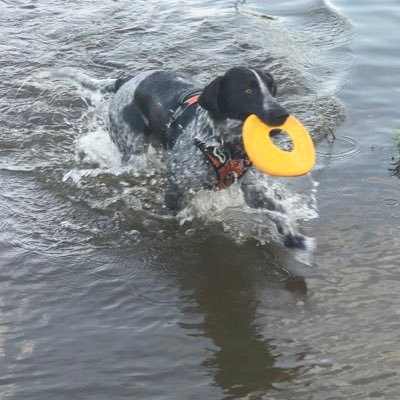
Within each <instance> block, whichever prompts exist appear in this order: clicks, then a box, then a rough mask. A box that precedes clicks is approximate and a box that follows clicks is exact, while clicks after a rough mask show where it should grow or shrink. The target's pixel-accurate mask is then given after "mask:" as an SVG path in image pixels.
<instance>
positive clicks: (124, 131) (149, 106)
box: [109, 71, 195, 158]
mask: <svg viewBox="0 0 400 400" xmlns="http://www.w3.org/2000/svg"><path fill="white" fill-rule="evenodd" d="M194 86H195V83H194V81H193V80H192V79H191V78H190V77H188V76H186V75H184V74H178V73H175V72H170V71H148V72H144V73H141V74H139V75H137V76H135V77H134V78H132V79H129V80H127V81H126V82H124V83H123V84H122V85H121V86H120V88H119V89H118V90H117V92H116V94H115V96H114V98H113V99H112V101H111V105H110V112H109V122H110V133H111V137H112V139H113V140H114V142H115V143H116V144H117V146H118V148H119V149H120V151H121V153H122V154H123V155H124V157H125V158H128V157H129V156H130V155H132V154H135V153H137V152H140V151H141V148H142V146H143V138H146V139H147V140H150V141H153V140H156V141H159V142H161V143H162V144H163V145H164V146H165V147H167V146H168V143H169V142H170V141H171V139H172V138H170V137H169V136H168V134H169V132H168V129H167V127H168V122H169V120H170V118H171V114H172V112H173V111H174V110H175V108H176V107H177V105H178V103H179V98H180V97H181V95H182V94H183V93H185V92H187V91H188V90H190V89H193V88H194Z"/></svg>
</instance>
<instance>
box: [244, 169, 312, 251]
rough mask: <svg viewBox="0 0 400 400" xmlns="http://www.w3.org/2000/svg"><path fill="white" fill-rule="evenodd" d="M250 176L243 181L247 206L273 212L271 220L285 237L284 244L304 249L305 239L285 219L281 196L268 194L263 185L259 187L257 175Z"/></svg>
mask: <svg viewBox="0 0 400 400" xmlns="http://www.w3.org/2000/svg"><path fill="white" fill-rule="evenodd" d="M249 172H250V174H249V175H248V176H245V177H244V179H243V180H242V181H241V189H242V192H243V197H244V200H245V202H246V204H247V205H248V206H249V207H251V208H256V209H264V210H268V211H273V213H271V215H270V218H271V219H272V220H273V221H274V223H275V224H276V229H277V231H278V233H279V234H280V235H282V237H283V243H284V244H285V246H286V247H295V248H303V247H304V246H305V237H304V236H303V235H302V234H300V233H298V232H293V230H292V229H291V227H290V226H289V225H288V224H287V222H286V221H285V218H284V214H285V210H284V208H283V206H281V205H280V204H279V203H278V202H279V195H278V194H276V193H274V195H269V196H268V194H267V193H266V190H265V188H263V187H262V185H257V180H256V177H257V174H255V176H254V175H252V173H251V171H249Z"/></svg>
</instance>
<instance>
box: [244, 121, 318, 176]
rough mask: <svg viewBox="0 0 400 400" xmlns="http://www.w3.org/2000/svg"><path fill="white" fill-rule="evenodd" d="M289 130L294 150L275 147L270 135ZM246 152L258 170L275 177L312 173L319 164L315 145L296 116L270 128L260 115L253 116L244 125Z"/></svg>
mask: <svg viewBox="0 0 400 400" xmlns="http://www.w3.org/2000/svg"><path fill="white" fill-rule="evenodd" d="M274 129H282V130H283V131H285V132H286V133H287V134H288V135H289V136H290V138H291V139H292V142H293V150H291V151H285V150H282V149H280V148H279V147H277V146H275V145H274V143H273V142H272V140H271V136H270V132H271V131H272V130H274ZM243 143H244V148H245V150H246V153H247V155H248V157H249V158H250V160H251V161H252V162H253V164H254V165H255V167H256V168H258V169H259V170H261V171H263V172H265V173H267V174H269V175H274V176H299V175H304V174H307V173H308V172H310V171H311V169H312V167H313V166H314V164H315V149H314V143H313V141H312V139H311V136H310V134H309V133H308V132H307V130H306V128H305V127H304V126H303V125H302V124H301V122H300V121H299V120H297V119H296V118H295V117H293V116H289V117H288V119H287V120H286V122H285V123H284V124H282V125H280V126H269V125H267V124H265V123H264V122H262V121H261V120H260V119H259V118H258V117H257V116H256V115H254V114H253V115H250V116H249V117H248V118H247V119H246V121H245V122H244V125H243Z"/></svg>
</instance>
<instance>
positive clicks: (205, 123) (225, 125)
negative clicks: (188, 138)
mask: <svg viewBox="0 0 400 400" xmlns="http://www.w3.org/2000/svg"><path fill="white" fill-rule="evenodd" d="M196 114H197V115H196V123H195V129H194V131H195V132H194V133H195V137H196V138H198V139H199V140H201V141H202V142H204V143H208V144H210V145H213V144H215V142H217V143H219V144H224V143H225V144H237V143H241V141H242V125H243V123H242V121H237V120H232V119H228V118H219V116H218V117H216V116H215V115H213V114H211V113H210V112H209V111H207V110H205V109H203V108H201V107H199V108H198V110H197V113H196Z"/></svg>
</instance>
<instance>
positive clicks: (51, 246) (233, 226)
mask: <svg viewBox="0 0 400 400" xmlns="http://www.w3.org/2000/svg"><path fill="white" fill-rule="evenodd" d="M334 5H335V6H336V7H337V8H334V7H333V5H331V4H329V3H327V2H324V1H321V0H302V1H293V0H285V1H279V2H278V1H271V2H269V4H265V2H261V1H238V2H236V3H235V2H233V1H227V0H226V1H220V2H217V3H216V2H211V1H196V0H187V1H179V0H174V1H170V2H152V1H141V0H139V1H135V2H130V1H127V0H120V1H105V2H104V1H103V2H99V1H98V0H90V1H85V2H82V3H78V2H74V1H66V2H62V3H60V2H56V1H46V2H45V1H41V0H37V1H13V2H11V1H2V2H1V3H0V12H1V15H2V23H1V27H0V33H1V37H2V39H3V40H2V41H1V43H0V51H1V55H2V56H1V59H0V63H1V72H0V74H1V78H2V79H1V83H0V94H1V96H0V99H1V100H0V107H1V113H0V119H1V133H0V181H1V188H2V191H1V196H0V208H1V219H0V226H1V230H0V277H1V279H0V397H1V398H2V399H3V398H4V399H26V398H28V399H40V400H45V399H68V400H70V399H81V398H82V399H92V398H93V399H96V400H97V399H103V398H104V399H122V398H135V399H137V398H139V399H142V398H143V399H189V398H190V399H206V398H207V399H268V400H270V399H299V398H301V399H318V400H319V399H330V400H332V399H343V398H351V399H366V398H382V399H391V398H393V399H396V398H398V393H399V391H400V387H399V383H398V382H399V378H398V369H399V365H400V355H399V346H398V337H399V334H398V332H399V328H400V326H399V325H400V323H399V318H398V314H399V312H398V309H399V307H398V306H399V295H398V285H399V280H400V273H399V271H398V261H397V260H398V253H399V252H398V247H399V239H398V238H399V228H398V224H399V221H400V208H399V207H400V206H399V202H400V196H399V186H398V185H399V183H400V182H399V180H398V178H397V177H395V176H394V177H393V176H391V173H390V171H389V169H391V168H393V165H392V164H393V163H394V162H396V160H398V157H399V154H397V153H396V148H395V145H394V143H393V139H392V136H393V133H394V132H395V131H396V130H398V129H400V117H399V114H398V104H399V100H400V99H399V97H400V91H399V89H398V85H397V82H398V81H399V78H400V76H399V71H400V68H399V59H398V55H397V54H398V53H397V47H398V44H397V43H398V40H397V37H396V34H395V32H396V31H397V22H398V18H399V17H400V15H399V8H398V7H397V5H396V3H395V1H394V0H388V1H387V2H386V3H385V6H384V7H383V6H382V5H380V4H375V3H369V2H367V3H365V2H361V0H357V1H355V2H354V1H353V2H351V4H349V3H348V2H345V1H343V0H336V1H335V4H334ZM241 64H246V65H252V66H254V67H259V68H263V69H265V70H268V71H270V72H272V73H273V74H274V76H275V77H276V80H277V82H278V86H279V89H280V90H279V100H280V101H282V102H283V103H284V104H285V105H286V107H287V108H288V109H289V110H290V111H291V112H293V113H295V114H296V115H298V116H299V117H300V119H301V120H302V121H303V122H304V123H305V124H306V125H307V127H308V128H309V130H310V131H311V133H312V135H313V137H314V138H315V141H316V143H317V150H318V165H317V168H316V170H315V172H314V173H313V175H312V178H311V179H310V178H306V179H303V180H299V181H296V180H294V181H279V180H277V181H272V182H271V187H274V188H276V190H280V191H281V192H282V193H284V198H283V201H284V202H286V203H285V204H286V205H288V207H289V208H290V209H291V210H292V211H291V212H290V213H289V217H290V218H291V220H290V221H289V222H291V223H296V226H298V227H299V229H302V230H303V231H304V232H305V233H306V234H307V236H309V237H312V238H315V241H316V249H315V252H314V253H312V254H308V256H310V260H311V262H310V263H309V264H303V263H301V262H300V261H299V259H301V258H299V257H297V255H296V254H294V253H293V252H291V251H289V250H287V249H285V248H283V247H282V246H281V245H280V243H279V241H278V240H275V239H276V238H274V237H273V235H271V232H269V231H267V232H264V231H262V230H261V231H260V230H259V229H256V228H255V227H257V226H260V224H259V225H257V218H256V216H253V217H254V221H252V222H251V224H250V223H248V224H247V225H246V224H244V221H243V214H239V216H238V214H237V212H236V211H237V210H233V211H232V209H230V208H229V207H228V208H227V207H226V201H228V202H229V201H231V200H232V197H229V194H227V195H226V196H227V197H226V196H225V195H222V197H219V198H218V199H214V198H212V200H208V202H207V196H205V197H204V196H203V197H201V198H200V199H197V200H196V201H197V203H196V202H194V203H193V204H192V207H189V208H188V209H187V211H188V213H189V217H191V218H186V222H185V223H183V224H181V223H180V221H177V220H175V219H171V218H170V217H168V215H166V213H165V212H163V210H162V206H161V201H162V191H160V190H159V182H160V180H162V174H163V170H162V166H160V164H159V163H158V158H157V154H150V155H149V156H148V157H147V158H146V159H145V160H144V162H145V166H146V168H145V169H144V172H143V169H142V170H140V168H139V170H138V169H136V168H132V167H131V166H123V165H121V163H120V159H119V155H118V153H116V152H115V149H114V148H113V147H112V144H111V143H110V141H109V139H108V136H107V132H106V130H105V127H104V115H105V112H106V110H107V106H108V103H109V99H108V98H107V96H100V95H99V94H96V93H88V92H86V91H84V90H82V89H81V88H77V87H76V85H74V84H72V83H71V82H68V81H64V80H57V79H46V78H44V76H45V75H43V73H48V72H49V71H54V70H57V69H60V68H64V67H68V68H76V69H79V70H80V71H83V72H85V73H88V74H90V75H92V76H94V77H97V78H112V77H116V76H123V75H125V74H126V73H129V74H134V73H136V72H139V71H141V70H143V69H149V68H172V69H178V70H181V71H185V72H188V73H191V74H193V75H196V76H197V77H198V79H199V81H200V82H201V83H203V84H205V83H207V82H208V81H209V80H210V79H212V78H213V77H215V76H216V75H217V74H221V73H223V71H224V70H226V69H227V68H229V67H230V66H232V65H241ZM41 73H42V75H41ZM41 77H42V78H41ZM333 133H334V134H335V136H336V140H334V141H332V140H331V139H332V134H333ZM327 138H328V139H327ZM224 196H225V197H224ZM215 205H217V210H215V207H214V208H213V207H211V206H215ZM196 206H197V208H196ZM210 210H213V211H214V214H212V215H213V218H211V220H210V219H208V220H207V218H205V216H206V215H210ZM245 215H246V216H247V214H245ZM186 217H187V216H186ZM302 217H303V218H302ZM246 218H247V217H246ZM248 219H249V218H247V219H246V221H245V222H248ZM261 226H263V225H261ZM238 227H239V228H242V229H239V228H238ZM249 227H251V228H252V229H250V228H249ZM248 228H249V229H248ZM238 235H239V236H240V235H242V238H241V239H242V240H241V243H239V242H238V241H237V240H235V238H236V239H237V237H238ZM260 239H263V240H260ZM263 243H265V244H263Z"/></svg>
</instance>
